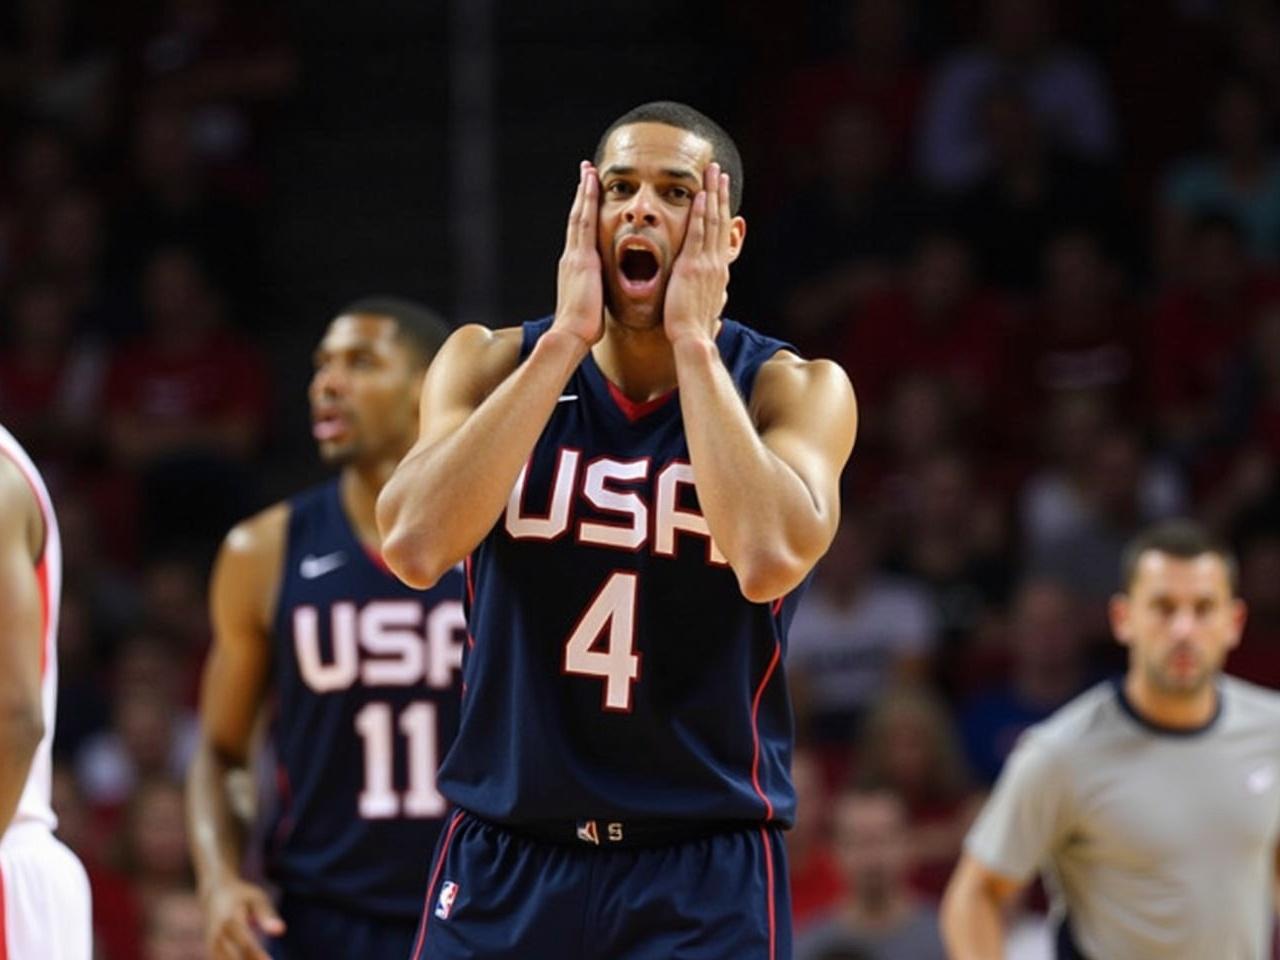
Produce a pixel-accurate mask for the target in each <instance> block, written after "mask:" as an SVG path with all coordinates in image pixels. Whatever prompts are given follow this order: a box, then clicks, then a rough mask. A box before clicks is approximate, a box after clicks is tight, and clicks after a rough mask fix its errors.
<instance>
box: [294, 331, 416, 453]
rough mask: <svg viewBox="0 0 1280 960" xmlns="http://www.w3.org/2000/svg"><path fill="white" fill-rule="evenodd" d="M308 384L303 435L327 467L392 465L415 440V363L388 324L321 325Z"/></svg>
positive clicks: (402, 341) (406, 346) (407, 349)
mask: <svg viewBox="0 0 1280 960" xmlns="http://www.w3.org/2000/svg"><path fill="white" fill-rule="evenodd" d="M314 364H315V373H314V374H313V375H312V377H311V388H310V391H309V394H308V395H309V398H310V401H311V433H312V436H313V437H314V438H315V441H316V444H317V446H318V447H319V449H320V457H321V459H322V460H324V462H325V463H327V464H330V465H331V466H346V465H347V464H373V463H378V462H381V461H385V460H388V459H391V460H399V459H400V457H401V456H403V455H404V453H405V451H407V450H408V449H409V447H411V446H412V445H413V442H414V440H415V439H417V434H418V394H419V392H420V391H421V388H422V375H423V372H424V371H425V366H424V365H423V363H422V361H421V358H420V357H419V356H418V354H417V353H416V352H415V351H414V349H413V348H412V347H411V346H409V345H408V344H407V343H406V342H405V339H404V338H403V337H401V336H400V335H399V328H398V325H397V324H396V321H395V320H394V319H393V318H391V317H384V316H377V315H373V314H350V315H346V314H344V315H343V316H340V317H338V318H337V319H335V320H334V321H333V322H332V323H330V324H329V328H328V330H327V331H325V335H324V338H323V339H322V340H321V341H320V345H319V346H318V347H317V348H316V352H315V356H314Z"/></svg>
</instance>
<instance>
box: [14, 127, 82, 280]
mask: <svg viewBox="0 0 1280 960" xmlns="http://www.w3.org/2000/svg"><path fill="white" fill-rule="evenodd" d="M8 154H9V156H8V164H7V169H6V170H5V174H6V176H5V177H4V178H3V181H2V182H3V183H4V185H5V187H6V188H7V189H4V190H2V191H0V282H4V281H6V280H8V279H9V278H11V277H13V276H21V275H22V274H23V273H24V272H25V271H27V270H29V268H30V267H29V265H30V261H31V258H32V256H33V255H34V253H35V248H36V245H37V239H38V237H39V233H40V226H41V224H42V223H43V222H44V217H45V212H46V211H47V210H48V209H49V206H50V204H51V203H52V202H53V201H54V199H56V198H57V197H59V196H61V195H62V194H63V193H65V192H67V191H68V190H70V189H71V187H72V185H73V183H74V182H75V180H76V176H77V170H76V158H75V156H74V153H73V150H72V148H71V144H70V143H68V142H67V138H66V137H65V136H64V135H63V134H62V133H61V132H60V131H58V130H57V129H56V128H54V127H51V126H48V125H36V126H32V127H28V128H27V129H25V130H19V131H15V132H14V133H13V134H12V140H11V143H10V147H9V151H8Z"/></svg>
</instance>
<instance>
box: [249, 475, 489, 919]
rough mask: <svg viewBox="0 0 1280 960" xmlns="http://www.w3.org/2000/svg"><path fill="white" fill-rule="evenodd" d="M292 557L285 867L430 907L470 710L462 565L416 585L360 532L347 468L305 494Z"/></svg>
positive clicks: (280, 751)
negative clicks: (430, 868)
mask: <svg viewBox="0 0 1280 960" xmlns="http://www.w3.org/2000/svg"><path fill="white" fill-rule="evenodd" d="M284 564H285V566H284V570H283V571H282V579H281V586H280V599H279V602H278V605H277V611H276V626H275V632H274V638H275V639H274V644H275V649H274V683H275V689H276V695H277V698H278V702H277V705H276V711H275V718H274V723H273V742H274V746H275V751H276V758H277V763H278V770H277V783H278V790H279V800H278V811H277V814H276V822H275V823H274V825H273V830H272V832H271V834H270V835H269V836H268V850H267V866H268V869H269V872H270V874H271V876H272V877H273V879H275V880H276V881H277V882H278V883H279V884H280V885H281V886H282V887H283V888H284V889H285V890H286V891H287V892H289V893H291V894H296V895H300V896H304V897H316V898H322V899H326V900H332V901H335V902H340V903H342V904H344V905H347V906H349V907H353V908H355V909H358V910H360V911H363V912H367V913H370V914H376V915H385V916H403V917H410V918H411V917H414V916H416V915H417V914H418V913H419V912H420V911H421V909H422V891H423V889H424V888H425V884H426V881H427V877H426V869H427V868H426V861H425V859H424V858H423V857H422V856H420V854H421V852H422V851H424V850H430V849H431V848H432V847H433V845H434V844H435V841H436V836H437V833H438V832H439V828H440V822H441V819H442V818H443V816H444V814H445V808H446V801H445V799H444V797H443V796H441V794H440V792H439V790H438V789H437V787H436V767H437V764H438V761H439V758H440V757H441V756H442V755H443V751H444V749H445V748H446V747H447V746H448V744H449V743H450V741H451V740H452V739H453V736H454V733H455V731H456V729H457V722H458V717H457V715H458V688H459V679H460V666H461V662H462V650H463V646H464V643H465V637H466V627H465V622H464V619H463V609H462V599H461V597H462V577H461V573H460V572H458V571H450V572H449V573H448V574H447V575H446V576H444V577H443V578H442V579H441V581H440V583H439V584H437V585H436V586H435V587H433V588H432V589H431V590H426V591H421V590H414V589H412V588H410V587H407V586H405V585H404V584H403V583H401V582H400V581H399V580H397V579H396V578H395V576H394V575H393V574H392V573H391V572H390V571H389V570H387V569H386V567H385V566H383V565H382V562H381V559H380V558H376V557H374V556H373V555H371V554H370V553H369V552H367V551H366V550H365V548H364V546H363V545H362V544H361V543H360V541H359V539H358V538H357V536H356V534H355V532H354V530H353V529H352V527H351V524H350V521H349V520H348V518H347V515H346V513H345V511H344V510H343V508H342V502H341V496H340V493H339V487H338V483H337V481H334V482H332V483H328V484H325V485H323V486H320V487H316V488H314V489H312V490H310V491H307V492H306V493H303V494H301V495H299V496H297V497H295V498H293V499H292V500H290V501H289V536H288V545H287V548H286V551H285V560H284Z"/></svg>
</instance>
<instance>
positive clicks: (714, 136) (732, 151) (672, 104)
mask: <svg viewBox="0 0 1280 960" xmlns="http://www.w3.org/2000/svg"><path fill="white" fill-rule="evenodd" d="M633 123H661V124H665V125H666V126H668V127H675V128H676V129H677V130H687V131H688V132H689V133H692V134H693V135H694V136H697V137H701V138H702V139H703V140H705V141H707V143H709V144H711V159H712V160H714V161H715V162H716V163H718V164H720V168H721V169H722V170H724V172H725V173H727V174H728V175H729V212H730V213H731V214H734V215H736V214H737V212H738V210H739V209H740V208H741V207H742V155H741V154H740V153H739V152H738V145H737V144H736V143H734V142H733V137H731V136H729V134H728V133H727V132H726V131H725V129H724V127H722V126H720V124H718V123H716V122H715V121H714V120H712V119H711V118H710V117H708V116H707V115H706V114H705V113H702V112H701V111H699V110H695V109H694V108H693V107H691V106H689V105H688V104H687V103H677V102H676V101H674V100H654V101H653V102H651V103H642V104H641V105H640V106H638V107H635V108H634V109H632V110H628V111H627V112H626V113H624V114H623V115H622V116H620V117H619V118H618V119H617V120H615V121H613V123H611V124H609V126H608V127H607V128H606V129H605V131H604V133H602V134H601V135H600V142H599V143H597V144H596V153H595V164H596V166H599V165H600V161H601V160H602V159H603V158H604V148H605V145H606V144H607V143H608V142H609V137H610V136H611V135H612V134H613V131H615V130H617V129H618V128H619V127H625V126H628V125H630V124H633Z"/></svg>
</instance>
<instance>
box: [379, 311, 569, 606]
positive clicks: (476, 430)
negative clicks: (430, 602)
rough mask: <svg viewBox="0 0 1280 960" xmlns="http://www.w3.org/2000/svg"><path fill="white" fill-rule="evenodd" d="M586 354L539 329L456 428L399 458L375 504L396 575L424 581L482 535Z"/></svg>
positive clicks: (463, 553) (454, 560) (558, 335)
mask: <svg viewBox="0 0 1280 960" xmlns="http://www.w3.org/2000/svg"><path fill="white" fill-rule="evenodd" d="M586 353H587V345H586V344H585V343H584V342H583V341H582V340H580V339H579V338H577V337H574V336H571V335H566V334H561V333H559V332H558V331H554V330H553V331H550V332H548V333H546V334H544V335H543V336H542V337H541V338H540V339H539V340H538V343H537V345H536V346H535V347H534V349H533V352H532V353H531V354H530V355H529V357H528V359H527V360H526V361H525V362H524V363H522V364H520V366H518V367H517V368H516V369H515V371H514V372H513V373H512V374H511V375H510V376H509V377H507V378H506V380H504V381H503V382H502V384H501V385H499V386H498V388H497V389H496V390H494V391H493V393H491V394H490V395H489V396H488V397H486V398H485V400H484V402H483V403H481V404H480V406H478V407H477V408H476V409H475V411H474V412H472V413H471V415H470V416H468V417H467V419H466V421H465V422H464V423H463V424H462V425H461V426H460V427H458V429H457V430H455V431H453V432H452V433H451V434H449V435H448V436H447V437H445V438H443V439H441V440H439V441H437V442H436V443H434V444H432V445H430V446H427V447H422V448H415V449H414V450H412V451H411V452H410V453H409V455H408V456H407V457H405V459H404V460H403V461H401V463H400V465H399V466H398V467H396V470H395V473H393V474H392V476H391V479H390V480H389V481H388V482H387V484H386V486H385V487H383V489H382V493H381V495H380V496H379V497H378V510H377V517H378V529H379V531H380V532H381V535H382V552H383V557H384V558H385V559H386V562H387V564H388V565H389V566H390V567H391V569H392V570H393V571H394V572H395V574H396V576H398V577H400V579H401V580H403V581H404V582H406V583H408V584H409V585H410V586H414V587H418V588H420V589H422V588H426V587H429V586H431V585H432V584H434V583H435V582H436V580H438V579H439V578H440V577H441V576H442V575H443V574H444V573H445V571H447V570H448V569H449V568H450V567H452V566H453V565H454V564H456V563H457V562H458V561H459V560H461V559H462V558H463V557H465V556H466V555H467V554H469V553H470V552H471V551H472V550H473V549H475V547H476V545H477V544H479V543H480V541H481V540H483V539H484V537H485V535H486V534H488V532H489V530H490V529H491V528H492V527H493V525H494V523H495V522H496V521H497V518H498V517H499V515H500V514H501V513H502V510H503V508H504V507H505V506H506V504H507V499H508V497H509V496H510V494H511V489H512V487H513V486H514V485H515V482H516V477H517V476H518V475H519V473H520V470H521V469H522V468H523V467H524V465H525V464H526V463H527V462H528V460H529V457H530V455H531V454H532V453H533V447H534V444H535V443H537V441H538V437H539V436H540V435H541V434H542V430H543V428H544V427H545V426H546V424H547V421H548V420H549V419H550V417H551V413H552V411H553V410H555V406H556V403H557V401H558V400H559V398H560V394H561V391H562V390H563V389H564V386H565V384H566V383H568V381H569V378H570V377H571V376H572V375H573V371H574V370H575V369H577V367H578V364H580V363H581V362H582V360H583V358H584V357H585V356H586Z"/></svg>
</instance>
